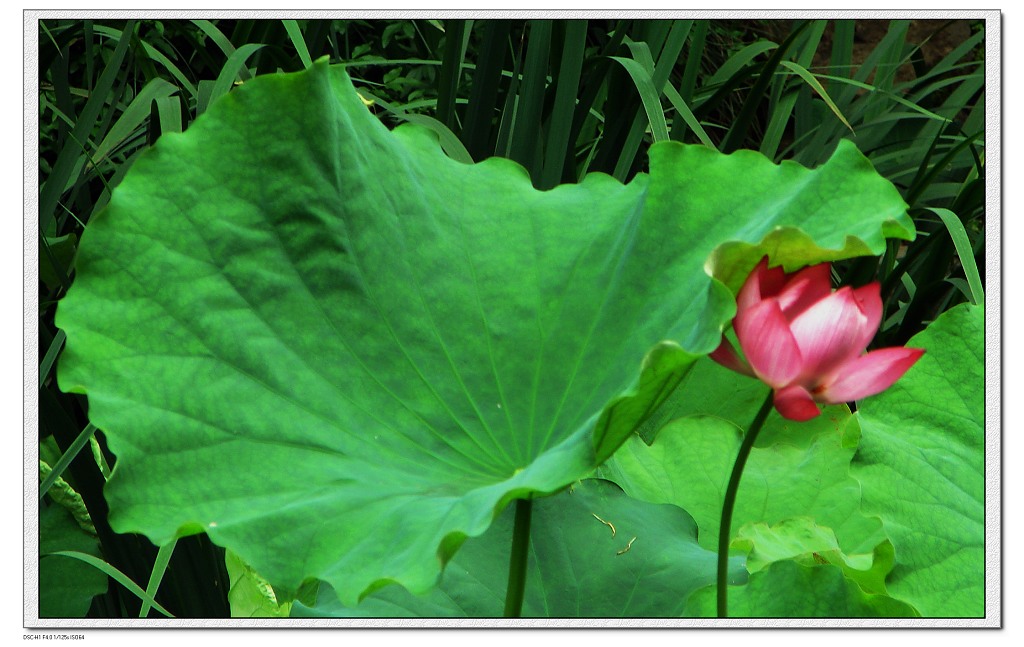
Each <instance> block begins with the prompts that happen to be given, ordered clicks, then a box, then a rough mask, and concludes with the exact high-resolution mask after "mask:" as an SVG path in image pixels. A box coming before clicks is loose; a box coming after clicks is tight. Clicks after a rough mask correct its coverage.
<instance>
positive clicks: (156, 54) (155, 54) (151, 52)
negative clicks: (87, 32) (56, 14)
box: [95, 25, 196, 98]
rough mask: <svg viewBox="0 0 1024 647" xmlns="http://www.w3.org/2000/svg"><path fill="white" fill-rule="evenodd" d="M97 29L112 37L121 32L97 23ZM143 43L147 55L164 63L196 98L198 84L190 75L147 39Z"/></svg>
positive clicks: (179, 82)
mask: <svg viewBox="0 0 1024 647" xmlns="http://www.w3.org/2000/svg"><path fill="white" fill-rule="evenodd" d="M95 30H96V33H97V34H102V35H105V36H108V37H110V38H117V36H118V34H119V33H120V32H118V31H117V30H116V29H111V28H110V27H104V26H103V25H96V26H95ZM141 45H142V48H143V49H144V50H145V53H146V56H148V57H149V58H151V59H152V60H154V61H156V62H157V63H159V64H160V65H162V66H163V67H164V69H166V70H167V71H168V72H169V73H170V74H171V76H172V77H174V80H175V81H177V82H178V85H179V86H180V87H181V88H182V89H183V90H185V92H186V93H187V95H188V96H189V97H190V98H195V96H196V84H195V83H193V82H192V81H191V80H190V79H189V77H187V76H186V75H185V74H184V73H183V72H182V71H181V70H180V69H179V68H178V66H177V65H175V64H174V63H173V62H171V60H170V59H169V58H167V56H166V55H165V54H164V53H163V52H161V51H160V50H159V49H157V48H155V47H153V46H152V45H150V44H149V43H147V42H145V41H141Z"/></svg>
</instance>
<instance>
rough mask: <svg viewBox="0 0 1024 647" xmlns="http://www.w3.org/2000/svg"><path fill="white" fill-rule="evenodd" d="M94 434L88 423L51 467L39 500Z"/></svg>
mask: <svg viewBox="0 0 1024 647" xmlns="http://www.w3.org/2000/svg"><path fill="white" fill-rule="evenodd" d="M61 332H63V331H61ZM94 433H96V427H95V426H94V425H93V424H92V423H91V422H90V423H89V424H87V425H86V426H85V429H83V430H82V431H81V433H79V434H78V437H76V438H75V440H74V442H73V443H71V446H70V447H68V450H67V451H66V452H64V453H63V454H62V455H61V457H60V460H58V461H57V464H56V465H54V466H53V470H52V471H51V472H50V474H49V475H48V476H47V477H46V479H45V480H43V482H42V483H41V484H40V485H39V500H40V501H41V500H42V499H43V497H44V496H46V493H47V492H48V491H49V490H50V487H51V486H52V485H53V484H54V482H56V480H57V479H58V478H60V476H61V475H62V474H63V473H64V470H66V469H67V468H68V465H70V464H71V461H73V460H75V457H76V456H78V452H80V451H82V448H83V447H85V445H86V444H87V443H88V442H89V440H90V439H91V438H92V436H93V434H94Z"/></svg>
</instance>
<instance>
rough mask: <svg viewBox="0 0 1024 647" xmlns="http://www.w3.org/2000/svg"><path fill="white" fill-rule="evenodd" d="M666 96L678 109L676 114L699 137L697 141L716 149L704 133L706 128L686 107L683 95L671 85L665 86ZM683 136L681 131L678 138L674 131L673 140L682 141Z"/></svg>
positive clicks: (688, 107)
mask: <svg viewBox="0 0 1024 647" xmlns="http://www.w3.org/2000/svg"><path fill="white" fill-rule="evenodd" d="M665 96H666V97H668V100H669V103H671V104H672V107H673V108H675V109H676V114H678V115H679V116H680V117H681V118H682V119H683V121H685V122H686V125H687V126H689V127H690V130H692V131H693V133H694V134H695V135H697V139H699V140H700V142H701V143H702V144H704V145H705V146H707V147H708V148H715V143H714V142H713V141H711V138H710V137H708V134H707V133H706V132H704V127H703V126H701V125H700V122H699V121H697V117H695V116H694V114H693V112H692V111H691V110H690V106H688V105H686V101H684V100H683V97H682V95H680V94H679V92H677V91H676V89H675V88H673V87H672V84H671V83H666V84H665ZM683 134H684V133H683V132H682V130H681V129H680V132H679V133H678V136H676V135H677V133H676V132H675V130H674V129H673V132H672V135H673V137H672V139H674V140H676V141H681V140H682V135H683Z"/></svg>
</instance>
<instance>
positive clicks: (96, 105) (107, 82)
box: [39, 21, 135, 231]
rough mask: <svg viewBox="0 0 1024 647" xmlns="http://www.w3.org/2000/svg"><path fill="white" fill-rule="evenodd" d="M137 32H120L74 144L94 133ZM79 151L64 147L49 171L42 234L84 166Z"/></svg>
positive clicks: (74, 134) (41, 204)
mask: <svg viewBox="0 0 1024 647" xmlns="http://www.w3.org/2000/svg"><path fill="white" fill-rule="evenodd" d="M134 29H135V22H134V21H128V24H127V25H125V28H124V30H123V31H122V32H121V37H120V39H119V40H118V43H117V46H116V47H115V48H114V52H113V53H112V54H111V57H110V59H109V60H108V61H107V64H106V66H105V67H104V68H103V72H102V73H101V74H100V78H99V79H98V80H97V81H96V86H95V88H94V89H93V92H92V94H91V96H90V97H89V100H88V101H87V102H86V103H85V107H84V108H82V113H81V114H80V115H78V119H77V121H76V122H75V127H74V129H73V130H72V131H71V135H70V136H71V137H72V138H73V140H74V141H77V142H85V141H87V140H88V138H89V135H90V134H91V133H92V131H93V127H94V126H95V125H96V121H97V119H98V118H99V116H100V112H101V111H102V110H103V108H104V106H105V105H106V102H107V99H108V98H110V93H111V91H112V90H113V88H114V84H115V83H116V81H117V75H118V72H120V71H121V62H122V61H123V60H124V57H125V54H126V53H127V51H128V44H129V43H130V42H131V39H130V38H129V36H130V35H131V33H132V30H134ZM80 150H84V149H79V148H76V147H75V146H64V147H63V148H62V149H61V152H60V154H58V156H57V161H56V162H55V163H54V165H53V169H52V170H51V171H50V176H49V177H48V178H47V179H46V182H45V183H44V184H43V187H42V189H41V190H40V194H39V229H40V231H46V230H47V228H48V227H49V225H50V223H51V222H52V221H53V218H54V215H55V214H54V212H55V210H56V208H57V201H58V200H60V196H61V194H62V193H63V192H64V190H65V187H66V186H68V185H70V184H71V183H73V182H74V180H73V178H72V172H73V171H74V169H75V166H76V164H79V163H80V162H81V156H80V154H79V153H80Z"/></svg>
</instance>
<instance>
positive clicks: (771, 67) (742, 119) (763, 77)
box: [721, 22, 811, 153]
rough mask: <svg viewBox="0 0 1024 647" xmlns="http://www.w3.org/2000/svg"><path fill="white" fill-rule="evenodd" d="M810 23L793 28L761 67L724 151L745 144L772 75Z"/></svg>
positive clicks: (724, 143) (731, 129) (735, 148)
mask: <svg viewBox="0 0 1024 647" xmlns="http://www.w3.org/2000/svg"><path fill="white" fill-rule="evenodd" d="M810 24H811V23H810V22H802V23H800V24H799V25H797V26H796V27H795V28H793V31H791V32H790V33H789V35H788V36H786V39H785V40H784V41H782V44H781V45H779V47H778V48H777V49H776V50H775V52H774V53H773V54H772V56H771V58H769V59H768V60H767V61H766V62H765V63H764V65H763V66H762V67H761V68H760V70H759V71H758V77H757V80H756V81H755V82H754V85H753V86H752V87H751V88H750V91H749V92H748V93H747V97H746V99H744V101H743V107H742V108H740V113H739V114H738V115H737V116H736V117H735V119H734V120H733V122H732V125H731V126H730V127H729V131H728V132H727V133H726V135H725V139H724V140H723V141H722V146H721V150H722V152H723V153H731V152H733V151H735V150H737V149H738V148H740V147H741V146H742V145H743V142H744V140H745V139H746V136H747V132H749V130H750V127H751V125H752V124H753V122H754V118H755V115H756V112H757V109H758V106H759V105H760V104H761V102H762V101H763V99H764V93H765V90H766V89H767V88H768V85H769V84H770V83H771V81H772V75H774V74H775V70H776V69H778V67H779V65H780V64H781V62H782V59H783V57H784V56H786V54H787V53H788V52H789V50H790V48H791V47H792V46H793V43H794V42H796V39H797V38H798V37H799V36H800V34H801V33H803V30H804V29H806V28H807V27H808V25H810Z"/></svg>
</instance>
